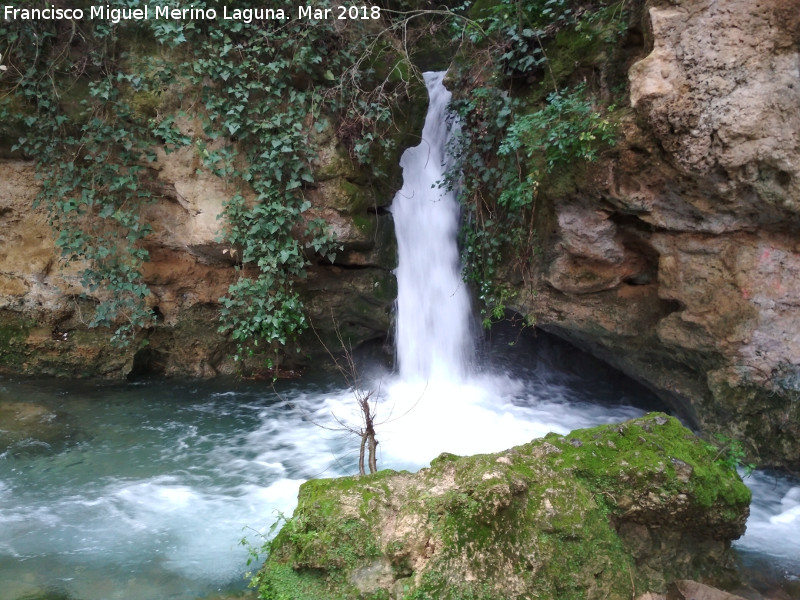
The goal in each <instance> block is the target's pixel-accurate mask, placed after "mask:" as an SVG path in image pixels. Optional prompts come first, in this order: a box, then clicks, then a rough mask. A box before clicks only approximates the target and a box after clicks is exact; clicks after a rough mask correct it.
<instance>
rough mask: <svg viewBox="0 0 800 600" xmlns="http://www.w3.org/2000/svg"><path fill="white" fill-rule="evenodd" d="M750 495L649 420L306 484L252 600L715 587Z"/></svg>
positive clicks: (684, 434) (585, 599)
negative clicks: (706, 582) (694, 581)
mask: <svg viewBox="0 0 800 600" xmlns="http://www.w3.org/2000/svg"><path fill="white" fill-rule="evenodd" d="M749 500H750V493H749V491H748V489H747V488H746V487H745V485H744V484H743V483H742V482H741V480H740V479H739V477H738V475H737V474H736V473H735V472H734V471H733V470H731V469H730V468H728V467H725V466H724V465H723V464H722V463H721V462H720V461H719V460H717V458H716V450H715V449H713V448H711V447H709V446H708V445H707V444H705V443H703V442H701V441H700V440H699V439H697V438H696V437H694V436H693V435H692V434H691V433H690V432H689V431H688V430H687V429H685V428H684V427H682V426H681V425H680V424H679V423H678V421H677V420H675V419H672V418H668V417H666V416H665V415H663V414H657V413H654V414H651V415H647V416H645V417H642V418H640V419H636V420H633V421H629V422H626V423H622V424H617V425H605V426H601V427H595V428H592V429H584V430H578V431H574V432H572V433H571V434H569V435H567V436H559V435H556V434H549V435H548V436H547V437H545V438H543V439H539V440H534V441H532V442H530V443H528V444H524V445H522V446H517V447H515V448H511V449H509V450H507V451H504V452H500V453H497V454H485V455H478V456H471V457H457V456H454V455H452V454H443V455H441V456H440V457H439V458H437V459H435V460H434V461H432V463H431V467H430V469H423V470H421V471H419V472H418V473H415V474H411V473H405V472H403V473H396V472H393V471H381V472H378V473H376V474H375V475H370V476H368V477H343V478H340V479H322V480H312V481H309V482H307V483H305V484H303V486H302V487H301V488H300V494H299V499H298V507H297V509H296V510H295V512H294V515H293V516H292V518H291V519H290V520H288V521H287V523H286V524H285V525H284V526H283V529H282V530H281V532H280V533H279V534H278V536H277V537H276V538H275V540H274V541H273V542H272V543H271V544H270V548H269V550H270V554H269V558H268V560H267V562H266V564H265V566H264V568H263V569H262V571H261V572H260V573H259V575H258V576H257V580H256V583H257V584H258V586H259V591H260V596H261V597H262V598H283V597H291V598H297V599H301V598H302V599H306V598H307V599H309V600H310V599H312V598H313V599H314V600H327V599H333V598H365V599H366V598H369V599H375V600H377V599H378V598H384V599H385V598H392V599H395V600H401V599H403V600H412V599H421V598H437V599H442V600H447V599H452V600H455V599H461V598H483V599H485V600H512V599H518V598H519V599H521V598H559V599H563V600H570V599H575V600H577V599H579V598H580V599H582V600H589V599H597V600H600V599H602V600H609V599H620V600H621V599H626V600H627V599H630V598H634V597H638V596H639V595H640V594H642V593H644V592H646V591H653V592H663V591H665V589H666V587H667V584H668V583H669V582H670V581H672V580H673V579H676V578H677V579H682V578H684V577H686V576H687V575H688V574H690V573H691V574H692V575H693V576H697V577H703V578H707V579H710V580H712V581H724V580H725V579H726V578H727V577H728V576H729V572H728V568H729V565H728V564H727V561H728V558H729V557H727V549H728V548H729V546H730V540H732V539H735V538H737V537H738V536H740V535H741V534H742V533H743V531H744V522H745V519H746V518H747V514H748V508H747V506H748V503H749Z"/></svg>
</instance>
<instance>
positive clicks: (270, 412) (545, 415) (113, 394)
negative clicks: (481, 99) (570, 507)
mask: <svg viewBox="0 0 800 600" xmlns="http://www.w3.org/2000/svg"><path fill="white" fill-rule="evenodd" d="M425 79H426V82H427V85H428V89H429V93H430V96H431V101H430V109H429V113H428V117H427V119H426V122H425V128H424V130H423V134H422V143H421V144H420V145H419V146H417V147H416V148H412V149H411V150H409V151H407V152H406V153H405V154H404V155H403V159H402V166H403V170H404V177H405V184H404V186H403V189H402V190H401V191H400V192H399V193H398V194H397V196H396V197H395V199H394V202H393V205H392V213H393V214H394V218H395V222H396V229H397V235H398V246H399V252H400V265H399V267H398V269H397V278H398V285H399V288H400V290H399V293H398V333H397V337H398V358H399V361H400V371H401V377H400V378H398V379H393V378H391V377H387V380H385V381H383V382H380V381H378V382H376V383H375V389H376V391H377V392H379V394H378V395H379V396H380V397H381V404H380V405H379V414H378V418H377V420H378V422H379V424H378V427H379V432H378V436H379V439H380V446H379V453H380V456H379V461H380V466H381V467H390V468H395V469H397V468H407V469H418V468H420V467H422V466H424V465H426V464H427V463H428V462H429V461H430V460H431V459H432V458H433V457H435V456H436V455H437V454H438V453H440V452H443V451H447V452H453V453H457V454H474V453H482V452H492V451H499V450H502V449H504V448H508V447H510V446H512V445H515V444H520V443H523V442H526V441H528V440H530V439H532V438H535V437H539V436H542V435H544V434H546V433H547V432H549V431H555V432H559V433H566V432H568V431H570V430H571V429H575V428H579V427H588V426H591V425H596V424H599V423H609V422H615V421H621V420H624V419H626V418H631V417H634V416H637V415H639V414H641V413H642V412H643V409H652V408H659V407H658V406H657V405H655V406H654V405H652V402H655V401H656V399H654V398H649V397H648V393H647V392H646V391H644V390H642V389H641V388H638V386H636V385H635V384H633V383H632V382H629V381H628V382H626V381H625V380H624V378H621V375H620V374H618V373H617V374H614V373H612V372H611V371H610V370H609V369H608V368H607V367H605V366H603V365H597V364H595V366H591V365H592V364H593V363H592V361H593V359H591V357H587V356H586V355H583V354H582V353H580V352H578V351H575V350H574V349H568V348H567V347H566V346H565V345H564V343H563V342H560V341H558V340H550V341H548V337H547V336H546V335H543V334H540V335H538V336H537V338H536V339H535V345H534V346H531V347H526V346H525V344H526V343H527V342H525V340H520V339H518V338H517V337H516V336H515V344H516V345H515V347H514V350H513V352H514V355H513V356H512V355H511V354H499V355H498V356H496V362H497V363H498V364H502V365H503V369H502V370H504V371H505V370H507V372H505V373H503V374H497V373H496V374H494V375H482V376H472V377H470V376H468V375H469V373H468V371H467V366H468V363H469V358H470V356H471V336H470V325H469V324H470V316H469V315H470V308H469V301H468V298H467V294H466V290H465V289H464V286H463V284H462V283H461V280H460V276H459V267H458V252H457V248H456V243H455V238H456V230H457V224H458V206H457V204H456V202H455V200H454V198H453V196H452V194H450V193H443V192H441V190H439V189H437V188H436V187H435V185H436V182H438V181H439V180H440V179H441V177H442V171H443V163H445V161H446V154H445V146H446V139H447V135H448V127H447V125H446V120H445V113H444V111H445V106H446V104H447V101H448V99H449V97H450V94H449V93H448V92H447V90H445V88H444V87H443V86H442V79H443V75H442V74H441V73H429V74H426V76H425ZM533 343H534V342H533V341H531V344H533ZM499 346H501V347H504V348H505V349H506V352H509V353H510V352H512V350H510V349H509V346H508V345H507V344H500V345H499ZM548 347H551V348H550V349H548ZM495 351H496V352H498V353H500V352H502V349H497V350H495ZM514 357H516V358H514ZM520 357H523V358H520ZM381 383H383V384H384V385H381ZM284 386H285V387H284V388H281V384H278V389H279V390H280V393H277V392H276V391H274V390H275V389H274V388H273V389H272V390H270V389H266V388H264V387H263V386H259V385H256V384H247V383H245V382H236V383H235V384H234V383H230V382H229V383H225V382H222V381H220V382H203V383H202V384H200V383H196V382H194V383H185V384H180V383H174V382H173V383H170V382H152V383H150V384H144V385H122V386H106V387H103V386H93V385H91V384H85V385H83V384H81V385H78V384H68V383H66V382H61V381H59V382H51V383H50V384H47V383H46V382H43V381H36V382H27V383H26V382H22V383H19V382H14V381H10V380H8V379H5V378H2V377H0V415H2V414H5V415H6V417H8V415H15V414H21V415H25V414H27V415H29V416H30V415H39V416H40V417H41V418H40V419H39V420H37V421H36V422H34V423H33V424H32V425H31V423H30V422H27V421H25V420H24V419H22V420H20V421H19V423H17V422H16V420H15V419H14V418H10V419H9V420H8V421H5V420H4V421H3V422H0V600H30V599H33V598H45V597H47V598H70V599H74V600H122V599H124V600H153V599H155V598H159V599H161V598H171V599H173V600H194V599H196V598H198V597H200V596H209V595H212V594H218V593H219V592H222V591H225V590H227V591H231V592H233V591H236V590H240V589H241V588H243V587H244V585H245V584H244V581H243V579H242V573H243V572H244V571H245V570H246V568H247V567H246V564H245V563H246V560H247V556H246V555H247V552H246V550H245V549H244V548H242V547H241V546H240V545H239V544H238V540H239V539H240V538H241V537H242V536H245V535H246V536H247V537H248V539H250V541H251V542H252V543H254V544H257V545H258V544H260V542H261V541H262V539H261V537H260V536H259V532H261V533H266V532H267V531H268V530H269V525H270V523H271V522H272V521H274V520H275V519H276V518H277V517H276V514H277V511H282V512H284V513H290V512H291V509H292V506H293V505H294V503H295V499H296V494H297V488H298V486H299V485H300V483H301V482H302V481H303V480H305V479H308V478H310V477H328V476H336V475H340V474H350V473H353V472H354V471H355V469H356V456H357V443H354V441H353V440H352V439H351V438H348V437H347V436H345V435H343V434H341V433H337V432H336V429H337V426H338V422H337V420H334V417H333V415H336V419H338V420H343V421H344V422H348V423H358V422H359V421H358V419H359V418H360V417H359V414H358V410H357V407H356V405H355V403H354V402H353V397H352V394H351V392H350V390H343V389H341V388H340V387H339V386H338V385H330V384H329V383H324V382H323V383H320V384H315V383H314V382H312V381H308V380H305V381H302V382H286V383H285V384H284ZM215 388H216V389H215ZM633 405H636V406H638V407H636V406H633ZM3 411H5V412H4V413H3ZM26 423H27V424H26ZM20 424H21V429H20V430H19V432H17V433H15V428H16V427H20ZM318 425H322V426H323V427H322V428H321V427H318ZM15 436H16V437H15ZM753 482H754V484H755V485H754V494H755V495H754V503H755V504H754V510H753V517H752V518H751V521H750V523H749V525H748V535H747V536H746V537H745V538H744V539H743V540H741V541H740V542H739V544H738V547H739V548H741V549H742V550H743V551H745V552H748V553H750V554H751V555H753V556H754V557H755V558H754V559H753V560H768V561H772V562H774V563H775V564H776V565H778V566H779V568H780V569H781V571H782V574H783V576H784V577H786V578H788V579H793V578H794V579H796V578H797V577H800V562H798V560H797V553H798V545H797V537H798V536H797V535H795V533H796V531H797V526H798V523H799V522H800V486H799V485H798V482H796V481H789V480H786V481H784V480H777V479H774V478H768V477H766V476H761V475H756V476H754V478H753ZM759 557H762V558H759ZM763 557H766V558H765V559H764V558H763ZM759 564H761V563H759ZM214 597H218V596H214Z"/></svg>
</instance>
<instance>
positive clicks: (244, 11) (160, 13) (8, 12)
mask: <svg viewBox="0 0 800 600" xmlns="http://www.w3.org/2000/svg"><path fill="white" fill-rule="evenodd" d="M2 14H3V19H4V20H6V21H15V20H22V21H33V20H36V21H60V20H80V19H86V18H88V19H90V20H94V19H99V20H104V21H109V22H111V23H114V24H117V23H120V22H121V21H147V20H150V19H156V20H175V21H214V20H217V19H222V20H235V21H242V22H244V23H251V22H252V21H254V20H255V21H260V20H281V21H282V20H286V19H288V18H290V16H289V15H290V14H293V15H294V16H295V17H296V18H297V19H309V20H325V19H338V20H354V19H358V20H371V19H379V18H380V16H381V10H380V7H377V6H364V5H350V6H345V5H340V6H337V7H336V8H319V7H315V6H311V5H301V6H297V7H294V8H293V9H292V10H285V9H283V8H229V7H228V6H223V7H222V8H221V10H219V9H215V8H195V7H194V5H190V6H189V7H188V8H186V7H182V8H175V7H172V6H163V5H156V6H150V5H143V6H140V7H136V8H134V7H124V8H121V7H112V6H108V5H98V6H91V7H88V8H61V7H57V6H54V5H50V7H48V8H20V7H16V6H13V5H3V12H2Z"/></svg>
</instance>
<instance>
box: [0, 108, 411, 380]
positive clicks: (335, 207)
mask: <svg viewBox="0 0 800 600" xmlns="http://www.w3.org/2000/svg"><path fill="white" fill-rule="evenodd" d="M411 121H413V118H412V119H411ZM198 167H199V164H198V159H197V157H196V154H195V150H194V148H191V147H189V148H183V149H181V150H178V151H176V152H173V153H171V154H165V153H164V152H163V151H159V152H158V160H157V162H156V164H155V165H154V167H153V168H154V169H155V170H156V171H157V177H158V181H159V184H160V185H161V187H162V189H163V191H164V198H165V199H164V200H162V201H159V202H157V203H155V204H151V205H149V206H147V207H146V212H147V221H148V222H149V223H150V224H151V226H152V227H153V234H152V235H151V236H150V237H149V238H148V242H147V249H148V251H149V253H150V258H151V260H150V262H148V263H145V268H144V279H145V282H146V283H147V284H148V286H149V288H150V290H151V292H152V296H151V297H150V299H149V302H150V306H151V307H152V308H153V309H154V310H156V314H157V315H158V319H159V320H158V322H157V323H156V325H155V326H154V327H153V328H152V329H149V330H147V331H145V332H143V333H142V335H141V338H140V340H139V341H141V339H146V340H147V341H148V344H147V346H146V347H145V348H143V349H140V348H139V347H138V346H132V347H130V348H125V349H114V348H111V347H110V345H109V340H110V337H111V332H110V331H109V330H107V329H104V328H96V329H88V328H87V327H86V323H87V322H88V321H89V317H88V315H90V314H91V311H92V310H93V307H94V305H95V303H96V301H97V300H98V299H99V298H101V297H102V293H103V292H102V290H98V291H97V292H94V293H92V292H88V291H87V290H86V289H85V288H84V287H83V286H82V285H81V281H80V280H81V277H80V272H81V270H82V268H83V265H81V264H79V263H66V262H64V261H63V260H62V259H61V258H60V256H59V252H58V250H57V248H56V247H55V244H54V236H55V232H53V230H52V229H51V227H50V225H49V224H48V220H47V215H46V212H45V210H44V209H43V208H41V207H38V208H37V207H35V206H34V203H35V199H36V195H37V192H38V185H37V182H36V179H35V172H34V166H33V164H32V163H30V162H26V161H22V160H14V159H5V160H2V161H0V342H2V346H0V366H2V368H4V369H5V370H7V371H12V372H17V373H28V374H52V375H62V376H78V377H91V376H101V377H114V378H117V377H125V376H128V375H130V374H148V373H149V374H158V375H189V376H198V377H209V376H214V375H217V374H225V373H234V372H238V371H240V369H241V365H237V364H236V363H235V362H234V361H233V355H234V352H235V348H234V345H233V344H232V342H231V340H230V339H229V338H228V337H226V336H225V335H223V334H221V333H218V332H217V328H218V326H219V325H218V311H219V299H220V298H221V297H222V296H223V295H225V293H226V292H227V289H228V286H229V285H230V284H231V283H232V282H233V281H234V280H235V278H236V277H237V273H238V272H237V271H236V269H235V268H234V262H233V261H232V260H231V256H230V253H229V250H230V248H228V247H227V246H226V245H225V244H224V243H223V242H221V241H220V239H221V235H220V231H221V228H222V227H223V225H224V223H223V221H221V219H220V215H221V213H222V209H223V202H224V201H225V199H226V198H227V197H228V194H227V191H226V187H225V183H224V181H222V180H221V179H219V178H218V177H216V176H214V175H212V174H209V173H208V172H206V171H203V170H200V169H198ZM316 173H317V183H316V185H315V187H314V188H313V189H310V190H309V191H308V196H309V198H310V199H311V201H312V208H311V209H310V210H309V211H308V213H307V216H308V218H315V217H320V216H321V217H323V218H325V220H326V221H327V222H328V224H329V225H330V227H331V229H332V230H333V232H334V233H335V234H336V237H337V239H338V240H339V242H340V243H341V246H342V251H341V252H340V253H339V256H338V258H337V259H336V261H335V263H334V264H333V265H331V264H329V263H326V262H325V261H321V262H315V264H312V265H311V267H310V269H309V272H308V275H307V278H306V279H305V280H303V281H302V284H301V293H302V294H303V296H304V297H305V299H306V302H305V304H306V307H307V308H308V310H309V316H310V319H311V321H312V323H313V324H314V327H315V328H316V330H317V333H318V334H319V335H320V337H321V338H322V339H323V340H324V341H325V342H326V343H327V344H328V345H329V346H330V347H331V348H332V349H333V350H336V349H338V341H337V340H336V334H335V331H334V322H335V323H336V326H337V327H338V328H339V329H340V330H341V331H342V333H343V335H344V336H345V337H346V338H349V339H350V340H351V341H352V343H353V344H354V345H355V344H358V343H361V342H365V341H370V340H374V341H382V340H383V339H384V338H385V337H386V335H387V333H388V331H389V329H390V320H389V319H390V315H389V312H390V309H391V305H392V302H393V300H394V297H395V294H396V292H395V287H396V284H395V282H394V275H393V274H392V273H391V269H393V268H394V266H395V260H396V258H395V255H394V251H393V248H394V235H393V229H392V224H391V217H390V216H388V215H387V214H382V213H381V211H380V210H379V209H380V207H381V206H382V205H385V204H388V203H389V202H390V201H391V186H390V185H389V183H388V182H387V183H386V184H385V185H381V186H376V185H375V184H374V182H372V181H370V179H369V177H367V176H366V175H365V174H364V173H363V172H361V171H360V170H359V169H358V168H357V167H356V166H355V165H354V163H353V162H352V161H351V159H350V157H349V156H348V154H347V151H346V150H344V149H343V148H342V147H337V144H336V140H335V139H329V140H327V142H326V143H325V144H323V146H322V151H321V152H320V160H319V163H318V164H317V165H316ZM312 258H313V257H312ZM321 352H323V351H322V350H321V348H320V345H319V342H318V340H317V339H316V336H315V334H314V333H313V332H306V333H305V334H304V336H303V337H302V338H301V340H300V343H299V353H298V354H297V355H296V356H295V355H290V356H288V357H287V362H286V363H284V365H283V368H285V369H291V368H296V367H297V366H298V365H300V366H302V365H303V364H307V363H308V360H309V355H312V356H313V355H319V354H320V353H321ZM261 365H262V366H263V362H262V363H261ZM259 366H260V365H259V363H258V361H253V364H251V365H250V367H251V368H252V369H256V370H257V369H258V367H259ZM245 368H247V367H245Z"/></svg>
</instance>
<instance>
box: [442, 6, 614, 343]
mask: <svg viewBox="0 0 800 600" xmlns="http://www.w3.org/2000/svg"><path fill="white" fill-rule="evenodd" d="M623 8H624V2H609V3H604V2H599V3H595V4H586V3H578V2H573V1H571V0H525V1H523V0H500V1H498V2H493V3H491V4H489V5H486V4H483V3H481V4H477V3H476V4H475V5H474V7H473V6H471V5H470V4H469V3H468V4H465V5H463V6H462V7H460V10H462V11H465V13H466V14H468V15H469V16H470V19H471V22H470V25H468V26H466V27H465V26H463V25H459V27H457V28H455V30H454V31H455V35H456V38H457V39H458V40H459V41H460V42H461V43H462V44H465V46H464V49H462V51H461V53H460V55H459V56H458V57H457V59H456V62H455V66H454V68H453V70H452V72H451V75H450V78H451V80H452V81H454V82H455V85H454V90H455V95H454V100H453V101H452V103H451V114H452V118H455V119H458V120H459V122H460V123H461V124H462V126H461V127H460V128H459V129H458V134H457V135H456V136H454V137H453V138H452V139H451V142H450V153H451V155H452V156H453V157H454V159H455V160H454V161H453V167H452V169H451V170H450V171H449V172H448V173H447V175H446V177H445V180H444V181H443V182H442V185H443V186H447V187H449V188H451V189H455V190H456V191H458V193H459V198H460V199H461V202H462V204H463V206H464V211H465V219H464V226H463V227H462V231H461V238H462V239H461V247H462V260H463V263H464V269H465V279H466V280H467V281H469V282H471V283H473V284H474V285H475V287H476V289H477V292H478V295H479V299H480V307H481V313H482V317H483V324H484V325H485V326H487V327H488V326H489V325H491V323H492V322H493V321H496V320H499V319H502V318H504V315H505V311H506V308H507V306H508V305H510V304H511V303H512V301H513V300H514V298H515V296H516V294H517V291H516V289H515V287H514V286H513V285H512V284H510V283H509V279H512V278H521V279H522V280H523V281H524V282H525V283H526V284H527V285H532V281H533V279H534V277H533V272H532V271H533V269H534V267H535V264H536V260H537V256H538V255H539V253H540V240H539V235H538V232H537V230H536V211H537V208H538V206H537V200H538V198H539V191H540V188H541V186H542V184H543V183H545V182H546V181H547V180H548V178H549V177H552V176H553V175H554V174H556V173H557V172H558V171H559V170H564V169H567V168H572V167H574V166H575V165H577V164H579V163H581V162H591V161H594V160H596V159H597V158H598V156H599V153H600V152H601V151H602V150H603V149H605V148H608V147H610V146H612V145H614V143H615V141H616V136H617V128H616V125H615V123H614V120H613V117H612V113H613V111H614V110H615V108H614V106H613V105H611V106H610V105H607V104H605V103H603V102H602V101H600V100H599V99H598V97H597V95H596V93H595V91H594V90H593V89H591V88H590V86H588V85H587V84H586V83H585V82H583V81H580V80H578V81H575V80H574V78H573V76H572V73H571V71H570V72H566V73H562V72H561V70H560V69H559V70H556V69H554V68H553V65H552V62H553V61H552V60H551V57H550V56H549V55H548V48H550V47H551V46H554V45H556V43H557V41H558V39H559V36H562V37H565V35H564V34H565V33H567V32H568V33H569V34H570V35H575V36H577V38H578V42H576V45H578V46H580V45H581V44H583V45H584V46H588V45H590V44H591V45H593V46H594V45H596V43H599V44H600V45H601V46H602V47H604V48H605V47H611V46H613V45H614V44H615V43H616V41H617V40H618V38H619V35H620V34H621V33H622V31H623V29H624V27H623V26H622V25H621V23H623V22H624V16H625V14H624V10H623ZM609 32H610V33H609ZM587 40H588V41H589V43H587ZM596 40H599V42H597V41H596ZM593 49H594V50H595V51H596V48H593ZM478 59H479V60H478ZM576 66H577V65H576V64H573V65H572V70H575V68H576ZM510 274H512V275H510Z"/></svg>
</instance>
